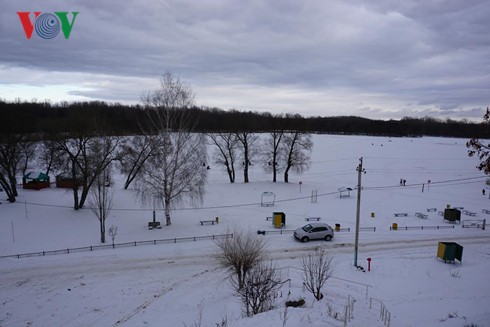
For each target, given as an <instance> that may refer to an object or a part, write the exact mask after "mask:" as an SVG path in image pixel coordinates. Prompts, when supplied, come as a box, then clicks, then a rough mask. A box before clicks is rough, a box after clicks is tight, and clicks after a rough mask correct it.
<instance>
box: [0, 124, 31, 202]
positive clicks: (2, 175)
mask: <svg viewBox="0 0 490 327" xmlns="http://www.w3.org/2000/svg"><path fill="white" fill-rule="evenodd" d="M30 144H32V143H31V142H30V140H29V138H28V137H27V135H24V134H8V133H6V134H1V133H0V186H1V187H2V188H3V189H4V191H5V193H6V194H7V200H8V201H9V202H15V198H16V197H17V195H18V193H17V178H16V177H17V173H18V172H19V170H20V168H21V164H22V163H27V162H28V160H29V159H30V158H29V157H28V154H29V153H30V151H26V148H28V147H30V146H31V145H30ZM25 165H26V164H25Z"/></svg>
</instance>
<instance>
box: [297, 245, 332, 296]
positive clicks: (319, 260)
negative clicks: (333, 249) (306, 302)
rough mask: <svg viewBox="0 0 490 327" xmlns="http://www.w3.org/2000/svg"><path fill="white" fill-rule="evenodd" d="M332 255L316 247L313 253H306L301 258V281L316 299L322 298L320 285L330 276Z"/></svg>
mask: <svg viewBox="0 0 490 327" xmlns="http://www.w3.org/2000/svg"><path fill="white" fill-rule="evenodd" d="M332 261H333V256H331V255H330V254H329V253H328V251H327V250H326V249H323V248H318V249H316V251H315V253H314V254H308V255H307V256H306V257H304V258H302V259H301V269H302V270H303V283H304V285H305V288H306V289H307V290H308V291H309V292H311V293H312V294H313V296H314V297H315V299H317V301H320V300H321V299H322V298H323V294H322V292H321V289H322V287H323V286H324V285H325V283H326V282H327V280H328V279H329V278H330V277H331V276H332V273H333V270H334V265H333V262H332Z"/></svg>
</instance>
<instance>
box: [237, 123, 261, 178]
mask: <svg viewBox="0 0 490 327" xmlns="http://www.w3.org/2000/svg"><path fill="white" fill-rule="evenodd" d="M235 135H236V138H237V139H238V141H239V142H240V144H241V150H242V159H243V163H242V165H243V182H244V183H248V182H249V181H250V180H249V177H248V168H249V166H250V164H251V162H252V159H253V157H254V155H255V154H256V152H257V149H256V148H255V143H256V142H257V140H258V136H257V135H255V134H254V133H251V132H247V131H242V132H239V133H235Z"/></svg>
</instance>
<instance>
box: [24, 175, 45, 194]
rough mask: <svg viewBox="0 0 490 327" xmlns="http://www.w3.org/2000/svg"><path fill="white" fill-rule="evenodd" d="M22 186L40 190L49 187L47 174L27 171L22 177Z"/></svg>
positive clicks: (27, 188)
mask: <svg viewBox="0 0 490 327" xmlns="http://www.w3.org/2000/svg"><path fill="white" fill-rule="evenodd" d="M22 188H24V189H26V190H40V189H43V188H49V176H48V175H46V174H45V173H42V172H32V171H31V172H29V173H27V174H25V175H24V177H22Z"/></svg>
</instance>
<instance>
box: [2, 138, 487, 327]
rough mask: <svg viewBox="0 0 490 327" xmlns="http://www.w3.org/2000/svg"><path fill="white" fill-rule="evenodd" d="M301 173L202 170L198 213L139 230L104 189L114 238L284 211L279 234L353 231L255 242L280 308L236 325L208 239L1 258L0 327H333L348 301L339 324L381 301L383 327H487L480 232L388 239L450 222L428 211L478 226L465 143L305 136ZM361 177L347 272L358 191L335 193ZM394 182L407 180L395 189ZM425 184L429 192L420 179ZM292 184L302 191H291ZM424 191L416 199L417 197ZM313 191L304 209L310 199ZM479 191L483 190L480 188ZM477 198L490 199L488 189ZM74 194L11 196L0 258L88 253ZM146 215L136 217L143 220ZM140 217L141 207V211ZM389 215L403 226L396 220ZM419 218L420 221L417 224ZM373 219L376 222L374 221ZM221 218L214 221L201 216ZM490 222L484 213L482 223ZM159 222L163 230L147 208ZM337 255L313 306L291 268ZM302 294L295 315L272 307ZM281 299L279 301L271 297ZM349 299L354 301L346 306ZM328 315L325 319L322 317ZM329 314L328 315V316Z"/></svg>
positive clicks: (119, 199) (209, 229) (87, 215)
mask: <svg viewBox="0 0 490 327" xmlns="http://www.w3.org/2000/svg"><path fill="white" fill-rule="evenodd" d="M313 140H314V144H315V145H314V150H313V155H312V166H311V169H310V170H309V171H308V172H307V173H305V174H303V175H301V176H296V175H293V176H291V177H290V183H289V184H284V183H282V182H279V183H271V182H269V180H270V179H271V178H270V176H269V175H266V174H265V173H264V172H263V171H262V170H261V169H260V167H255V166H254V168H253V170H252V172H251V183H249V184H243V183H241V182H240V181H241V176H240V175H238V182H237V183H236V184H229V183H228V182H227V180H226V176H225V173H224V172H223V171H220V170H219V169H218V167H215V166H212V167H211V170H210V171H209V172H210V175H209V184H208V186H207V188H206V197H205V201H204V204H203V206H202V208H197V209H189V210H175V211H174V212H173V217H172V219H173V224H172V226H170V227H164V228H163V229H161V230H153V231H149V230H147V228H146V225H147V222H148V221H150V220H151V209H152V208H146V207H144V206H142V205H141V204H140V203H139V201H137V199H135V198H134V197H133V194H132V192H131V191H123V190H121V187H120V185H121V180H118V181H117V183H116V185H115V187H114V188H115V190H116V193H115V203H114V210H113V211H112V213H111V217H110V219H109V220H108V221H107V225H108V226H110V225H117V226H118V229H119V234H118V236H117V238H116V242H127V241H139V240H153V239H164V238H173V237H186V236H198V235H213V234H221V233H226V232H229V231H233V230H234V229H250V230H252V231H253V232H254V233H255V232H256V231H257V230H259V229H260V230H273V228H272V226H271V223H270V221H266V219H265V217H266V216H270V215H271V214H272V212H273V211H282V212H284V213H285V214H286V224H287V226H286V227H287V229H294V228H297V227H300V226H302V225H304V224H305V220H304V217H308V216H320V217H322V221H326V222H328V223H330V224H331V225H332V226H333V225H334V224H340V225H341V226H342V228H351V230H350V232H339V233H336V235H335V238H334V240H333V241H332V242H329V243H325V242H310V243H307V244H302V243H299V242H296V241H294V239H293V238H292V236H291V234H285V235H266V236H261V237H265V238H266V240H267V245H268V246H267V250H268V252H269V257H270V259H272V260H274V262H275V263H276V265H277V266H278V267H280V268H281V271H282V273H283V276H284V278H285V279H286V278H290V279H291V282H290V283H286V284H285V286H284V287H283V289H282V294H279V295H280V297H278V299H277V306H278V309H276V310H273V311H270V312H267V313H264V314H260V315H257V316H256V317H253V318H242V316H241V308H240V303H239V300H238V299H237V298H236V297H235V296H234V295H233V293H232V292H231V290H230V287H229V285H228V284H227V282H226V280H225V275H224V274H223V272H221V271H219V270H217V269H216V268H215V265H214V264H213V262H212V260H211V258H210V254H212V253H213V251H215V245H214V243H213V242H212V241H199V242H182V243H176V244H161V245H155V246H153V245H149V246H140V247H130V248H121V249H115V250H112V249H111V250H100V251H95V252H83V253H76V254H67V255H57V256H45V257H34V258H24V259H0V326H1V327H5V326H184V324H186V325H187V326H191V325H192V324H194V323H195V322H197V320H198V316H199V311H200V310H199V309H198V307H202V310H201V311H202V326H216V323H218V322H220V321H221V320H222V319H223V318H225V317H226V318H227V320H228V326H234V327H248V326H254V327H257V326H283V323H284V322H285V326H343V322H341V321H339V320H336V319H335V318H334V316H335V313H338V315H337V316H342V315H343V314H344V310H345V305H346V303H347V302H348V300H349V299H353V300H355V302H354V309H353V312H352V319H351V320H350V321H349V322H348V324H347V325H348V326H385V325H386V323H384V322H383V321H382V320H381V319H380V308H381V305H382V304H383V305H384V307H385V308H386V310H387V312H389V314H390V318H391V319H390V326H444V327H447V326H465V325H468V326H470V325H471V324H474V325H476V326H480V327H481V326H488V325H490V323H489V322H490V284H489V282H488V270H489V268H490V264H489V258H490V242H489V241H490V235H489V232H488V229H486V230H481V229H466V228H465V229H462V228H461V226H460V225H455V228H454V229H439V230H437V229H436V230H427V229H425V230H409V231H405V230H398V231H390V226H391V225H392V224H393V223H397V224H398V225H399V227H404V226H437V225H439V226H448V225H449V224H447V223H445V222H444V221H443V219H442V217H441V216H439V215H438V214H437V212H427V209H428V208H437V210H438V211H439V210H443V209H444V208H446V206H447V205H450V206H453V207H464V208H465V209H467V210H470V211H473V212H476V213H477V216H476V217H471V218H470V217H467V216H464V215H462V219H484V218H486V217H487V215H486V214H483V213H482V209H490V203H489V201H490V200H489V199H488V197H486V196H483V195H482V193H481V191H482V189H483V188H484V187H486V185H485V178H484V177H483V176H482V174H481V173H480V172H478V171H476V169H475V166H476V161H475V159H473V158H468V157H467V156H466V148H465V145H464V144H465V141H466V140H462V139H446V138H426V137H424V138H415V139H411V138H392V139H389V138H380V137H355V136H331V135H329V136H327V135H317V136H314V139H313ZM361 156H362V157H363V158H364V168H365V169H366V172H367V173H366V174H365V175H363V176H362V181H363V183H362V184H363V187H364V190H363V192H362V204H361V226H363V227H376V231H375V232H374V231H361V232H360V248H359V261H358V262H359V263H360V264H361V265H363V266H364V267H366V268H367V262H366V259H367V258H368V257H371V258H372V262H371V265H372V269H371V271H370V272H366V273H363V272H360V271H357V270H356V269H355V267H353V260H354V249H353V243H354V232H353V229H354V227H355V212H356V194H355V192H353V193H352V194H351V197H349V198H342V199H340V198H339V195H338V193H336V191H337V189H338V188H339V187H342V186H347V187H355V185H356V183H357V173H356V171H355V169H356V167H357V165H358V163H359V157H361ZM400 178H404V179H406V180H407V183H406V186H404V187H403V186H400V185H399V181H400ZM428 180H431V183H430V186H428V185H427V181H428ZM299 182H302V183H301V185H300V183H299ZM422 184H425V185H424V186H423V192H422ZM265 191H269V192H274V193H275V194H276V203H275V205H274V207H261V206H260V200H261V195H262V193H263V192H265ZM315 191H316V192H317V193H318V198H317V201H316V203H312V202H314V201H312V196H311V195H312V192H315ZM487 192H488V190H487ZM487 195H488V193H487ZM71 201H72V199H71V194H70V193H69V192H66V191H64V190H57V189H54V188H51V189H45V190H41V191H29V190H25V191H24V190H20V196H19V198H18V202H17V203H15V204H8V203H6V202H5V201H3V200H2V204H1V205H0V255H8V254H17V253H25V252H37V251H43V250H54V249H63V248H72V247H79V246H88V245H98V244H99V242H98V240H99V235H98V221H97V219H96V218H95V217H94V216H93V214H92V213H91V212H90V210H82V211H80V212H74V211H73V210H72V209H70V206H71ZM145 209H146V210H145ZM148 209H149V210H148ZM397 212H406V213H408V216H407V217H394V216H393V214H394V213H397ZM415 212H422V213H425V214H428V219H426V220H425V219H419V218H417V217H416V216H415V215H414V214H415ZM371 213H374V218H372V217H371ZM215 217H219V218H220V223H219V224H218V225H216V224H215V225H205V226H201V225H200V224H199V220H203V219H214V218H215ZM488 217H490V215H488ZM157 219H158V220H160V221H162V222H163V221H164V217H163V214H162V213H161V212H158V215H157ZM439 241H454V242H457V243H458V244H460V245H462V246H463V247H464V251H463V260H462V263H461V264H460V263H457V264H444V262H441V261H440V260H438V259H437V258H436V251H437V244H438V242H439ZM322 245H323V246H326V247H329V248H330V251H331V252H332V253H333V254H334V255H335V263H336V269H335V277H336V278H332V279H330V280H329V281H328V283H327V286H326V288H325V291H324V293H325V294H326V297H325V298H324V299H323V300H322V301H320V302H315V301H313V297H312V296H311V295H310V294H307V293H305V292H304V291H303V289H302V281H301V276H300V274H299V272H298V269H297V268H298V267H299V260H300V258H301V257H302V256H303V255H305V254H306V253H308V251H312V250H313V249H314V248H315V247H317V246H322ZM289 293H290V295H289V298H291V299H297V298H299V297H301V296H302V297H304V298H305V299H306V305H305V307H304V308H297V309H289V310H288V312H287V314H286V318H287V319H286V320H285V319H284V307H283V304H284V302H285V300H286V298H287V296H288V294H289ZM281 295H282V297H281ZM351 302H352V300H351ZM329 308H330V309H329ZM329 311H330V315H329V314H328V312H329Z"/></svg>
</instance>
